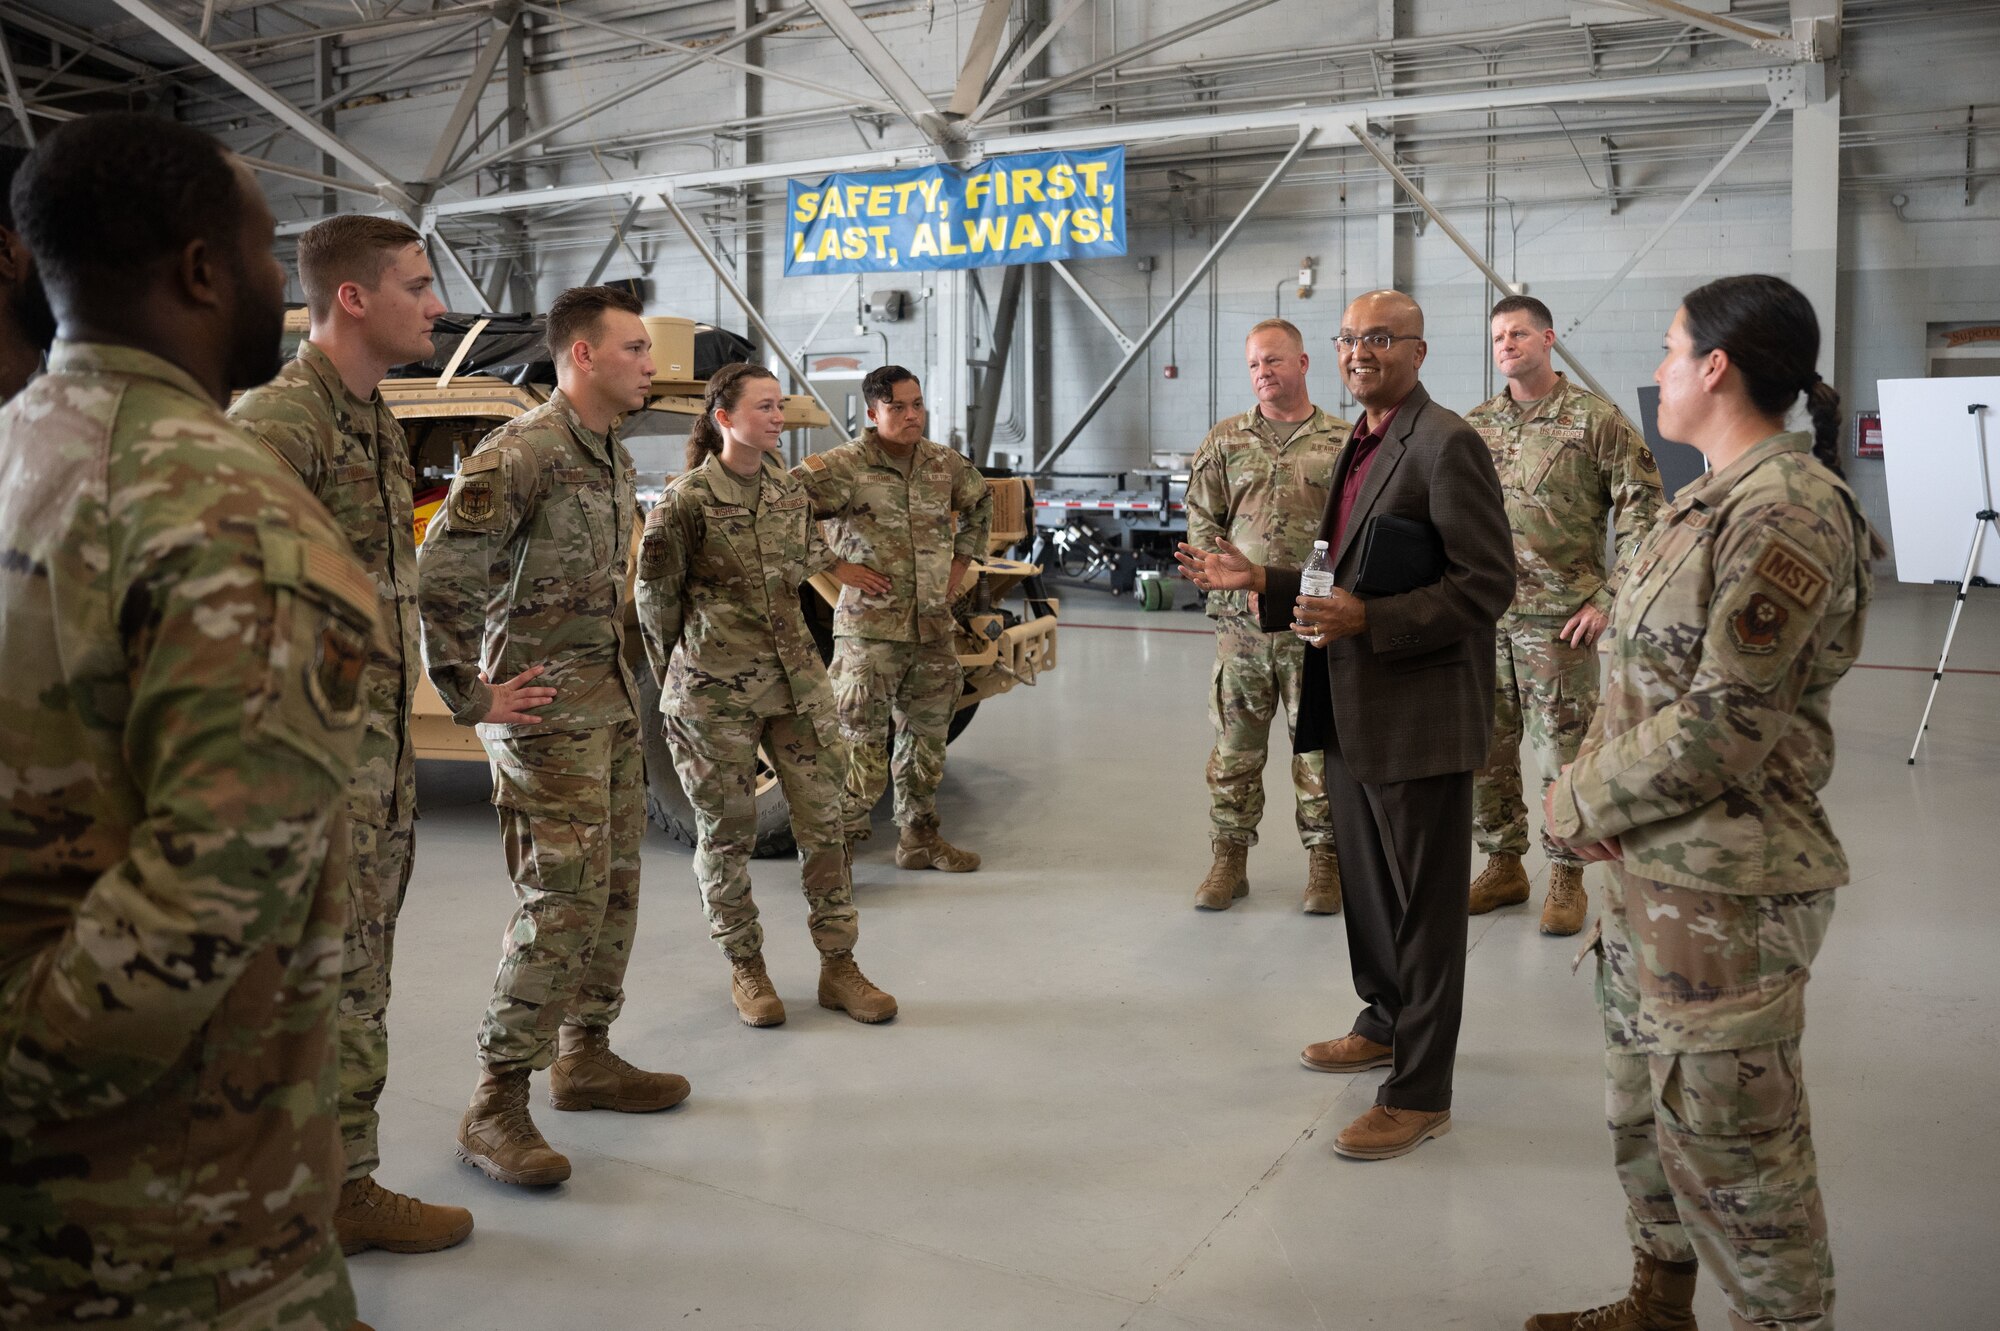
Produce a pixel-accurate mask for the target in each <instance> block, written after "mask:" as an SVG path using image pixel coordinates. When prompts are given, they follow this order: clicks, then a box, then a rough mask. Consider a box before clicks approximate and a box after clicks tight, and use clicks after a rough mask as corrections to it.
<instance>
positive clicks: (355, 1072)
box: [339, 781, 416, 1179]
mask: <svg viewBox="0 0 2000 1331" xmlns="http://www.w3.org/2000/svg"><path fill="white" fill-rule="evenodd" d="M391 807H392V805H391V801H390V800H389V799H388V797H387V795H386V794H385V793H384V792H383V791H382V790H380V789H379V788H377V787H376V785H375V784H374V783H372V782H371V783H368V784H366V785H364V784H363V783H361V782H360V781H355V782H352V783H350V784H349V786H348V802H347V815H348V831H349V834H350V836H351V837H352V842H351V845H352V854H351V857H350V860H349V867H348V910H347V935H346V940H345V949H344V953H343V956H342V958H341V967H340V971H341V974H340V1020H339V1035H340V1144H341V1150H342V1152H343V1154H345V1156H346V1157H347V1177H348V1178H349V1179H358V1178H366V1177H367V1176H368V1175H370V1174H372V1173H374V1172H375V1167H376V1166H377V1165H379V1164H381V1162H382V1153H381V1149H380V1147H379V1146H378V1145H377V1142H376V1130H377V1128H378V1127H379V1125H380V1123H381V1116H380V1115H379V1114H378V1113H377V1112H376V1108H375V1106H376V1105H377V1103H378V1102H379V1101H380V1100H381V1099H382V1088H383V1086H384V1085H386V1084H387V1082H388V1080H389V1026H388V1016H389V963H390V961H391V960H392V958H393V955H394V953H395V948H396V916H397V914H398V912H400V911H401V910H402V908H403V896H404V894H405V893H406V892H407V891H408V890H409V886H410V862H411V858H412V851H413V850H414V848H415V841H416V829H415V828H414V827H413V826H412V825H411V819H410V812H409V811H408V810H406V811H405V812H404V815H403V817H402V818H401V819H400V820H398V819H396V818H395V817H394V816H393V814H391V812H390V810H391Z"/></svg>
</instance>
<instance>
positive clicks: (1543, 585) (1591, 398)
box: [1465, 296, 1660, 935]
mask: <svg viewBox="0 0 2000 1331" xmlns="http://www.w3.org/2000/svg"><path fill="white" fill-rule="evenodd" d="M1546 312H1547V307H1546V306H1544V305H1542V304H1541V302H1539V301H1536V300H1534V299H1533V298H1532V297H1525V296H1515V297H1507V298H1504V299H1502V300H1501V301H1500V303H1499V304H1498V305H1496V306H1495V307H1494V314H1493V330H1494V359H1495V361H1496V363H1498V364H1499V365H1500V368H1501V370H1502V372H1503V373H1504V374H1506V375H1507V377H1508V385H1507V387H1506V388H1505V389H1503V390H1502V391H1501V392H1500V393H1499V394H1497V395H1496V396H1494V397H1493V398H1492V399H1491V400H1489V401H1487V402H1483V403H1481V404H1480V405H1479V406H1478V407H1476V408H1475V409H1473V410H1472V411H1469V412H1467V413H1466V416H1465V419H1466V422H1467V423H1468V424H1469V425H1471V426H1472V427H1473V428H1474V429H1476V430H1478V431H1479V434H1480V437H1481V438H1483V439H1484V440H1485V441H1486V443H1487V446H1488V447H1489V448H1491V449H1492V451H1493V465H1494V467H1495V468H1496V469H1498V471H1499V473H1500V485H1501V488H1502V490H1504V491H1505V493H1506V499H1507V521H1508V525H1509V526H1510V527H1512V529H1513V533H1514V564H1515V567H1516V569H1518V570H1519V573H1518V584H1517V589H1516V591H1515V594H1514V603H1513V605H1512V606H1511V607H1510V608H1509V609H1508V611H1507V614H1506V615H1505V616H1504V617H1503V618H1502V619H1501V620H1500V624H1499V626H1498V628H1497V630H1496V632H1495V636H1494V644H1495V653H1496V658H1497V659H1496V663H1495V664H1496V667H1497V671H1496V675H1495V681H1496V683H1495V688H1496V693H1495V697H1494V707H1493V750H1492V753H1491V755H1490V756H1489V757H1488V759H1487V763H1486V766H1485V767H1484V768H1482V769H1481V770H1480V771H1478V772H1477V773H1475V774H1474V777H1473V801H1472V811H1473V812H1472V817H1473V830H1474V833H1475V840H1476V841H1477V842H1478V845H1479V848H1480V849H1481V850H1483V851H1484V852H1486V856H1487V865H1486V868H1485V869H1484V870H1483V871H1482V872H1481V873H1480V875H1479V877H1478V878H1477V879H1475V880H1474V882H1473V885H1472V889H1471V893H1470V901H1469V909H1470V911H1471V913H1472V914H1474V915H1481V914H1484V913H1486V912H1487V911H1490V910H1493V909H1494V908H1495V907H1497V906H1505V905H1513V904H1515V903H1518V902H1522V901H1526V900H1527V899H1528V894H1529V888H1528V875H1527V871H1526V870H1525V869H1524V868H1523V867H1522V865H1521V857H1522V856H1523V855H1525V854H1526V853H1527V850H1528V809H1527V805H1526V804H1525V803H1524V802H1523V800H1522V795H1521V738H1522V735H1523V733H1524V732H1525V733H1526V735H1527V740H1528V746H1529V748H1530V749H1532V750H1533V751H1534V754H1535V757H1536V760H1537V763H1538V765H1539V766H1540V768H1541V771H1542V786H1543V788H1544V789H1546V788H1547V786H1548V783H1549V782H1551V781H1553V780H1555V775H1556V773H1557V772H1559V771H1561V770H1562V767H1563V765H1564V764H1565V763H1568V762H1570V761H1571V760H1573V759H1574V758H1575V757H1576V749H1577V745H1578V744H1580V743H1582V741H1583V734H1584V731H1585V730H1586V729H1587V728H1588V727H1589V725H1590V714H1591V711H1592V709H1593V708H1594V707H1595V706H1596V703H1597V653H1596V651H1595V650H1594V647H1595V638H1596V635H1597V632H1598V631H1601V626H1602V624H1603V621H1604V616H1606V615H1608V614H1609V612H1610V610H1611V603H1612V598H1613V597H1615V596H1616V595H1617V592H1618V585H1619V583H1620V582H1621V581H1622V579H1623V578H1624V575H1625V572H1626V571H1627V570H1628V569H1629V568H1630V567H1631V562H1632V556H1633V553H1634V552H1635V551H1636V550H1637V549H1638V546H1639V541H1640V539H1641V538H1642V537H1643V536H1644V535H1645V534H1646V529H1647V528H1648V527H1650V526H1651V525H1652V522H1653V518H1654V515H1655V514H1657V513H1658V511H1659V505H1660V472H1659V468H1658V467H1657V466H1656V465H1655V464H1654V461H1653V455H1652V452H1651V450H1649V449H1648V448H1647V447H1646V444H1645V441H1644V440H1643V439H1641V438H1640V437H1639V432H1638V431H1637V430H1635V429H1633V428H1632V425H1631V422H1629V421H1627V420H1626V419H1625V417H1624V415H1623V414H1622V413H1620V412H1619V410H1618V408H1617V407H1615V406H1613V405H1612V404H1611V403H1609V402H1606V401H1605V400H1604V399H1603V398H1601V397H1599V396H1597V394H1595V393H1593V392H1591V391H1590V390H1588V389H1586V388H1583V387H1581V386H1580V385H1578V384H1574V383H1572V382H1570V380H1569V378H1568V377H1567V376H1565V375H1561V374H1558V373H1556V372H1555V371H1554V369H1552V368H1551V367H1550V365H1549V351H1548V345H1547V344H1548V343H1550V342H1553V340H1554V337H1555V333H1554V329H1553V327H1552V326H1551V325H1550V324H1549V323H1547V322H1544V321H1543V320H1542V318H1541V315H1542V314H1546ZM1526 393H1534V394H1536V396H1535V397H1533V398H1532V399H1529V398H1525V397H1522V396H1519V395H1522V394H1526ZM1607 517H1608V518H1609V520H1610V523H1611V528H1612V531H1613V532H1614V533H1615V542H1616V549H1617V562H1616V565H1615V566H1614V568H1613V569H1612V570H1611V571H1610V572H1609V574H1608V575H1607V573H1606V570H1605V567H1604V534H1605V522H1606V519H1607ZM1542 849H1543V850H1544V852H1546V854H1547V855H1548V859H1549V864H1550V872H1549V891H1548V897H1547V899H1546V901H1545V902H1544V905H1543V910H1542V919H1541V928H1542V931H1543V932H1544V933H1550V934H1558V935H1562V934H1573V933H1575V932H1577V930H1579V929H1581V928H1582V927H1583V922H1584V918H1585V916H1586V915H1587V914H1588V912H1589V898H1588V897H1587V896H1586V895H1585V892H1584V887H1583V864H1582V861H1580V860H1578V859H1577V858H1576V857H1575V856H1574V855H1572V854H1570V853H1569V852H1568V851H1567V850H1565V849H1564V848H1563V847H1562V845H1561V844H1560V843H1559V842H1557V841H1555V840H1554V839H1552V838H1551V837H1549V836H1547V835H1546V834H1545V835H1544V836H1543V838H1542Z"/></svg>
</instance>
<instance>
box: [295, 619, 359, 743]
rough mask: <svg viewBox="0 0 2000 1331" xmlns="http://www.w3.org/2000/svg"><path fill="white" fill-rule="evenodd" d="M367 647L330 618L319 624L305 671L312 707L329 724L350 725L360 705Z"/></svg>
mask: <svg viewBox="0 0 2000 1331" xmlns="http://www.w3.org/2000/svg"><path fill="white" fill-rule="evenodd" d="M367 663H368V650H367V647H366V645H365V644H364V643H363V642H362V640H361V638H360V636H359V635H358V634H356V633H355V632H354V631H353V630H351V629H349V628H348V627H347V626H346V625H344V624H341V623H338V622H336V621H333V620H329V621H327V622H326V623H325V624H323V625H321V626H320V630H319V636H318V638H317V639H316V640H315V642H314V646H313V662H312V669H311V670H310V671H309V672H308V673H307V683H308V684H309V685H310V691H311V693H312V700H313V706H315V707H317V708H318V709H319V714H320V717H321V719H322V720H324V721H325V722H326V723H327V724H328V725H331V726H345V725H349V724H352V723H353V722H354V721H355V720H356V719H357V717H356V713H357V712H358V711H359V708H360V704H361V670H362V667H363V666H365V665H367Z"/></svg>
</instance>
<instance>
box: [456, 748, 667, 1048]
mask: <svg viewBox="0 0 2000 1331" xmlns="http://www.w3.org/2000/svg"><path fill="white" fill-rule="evenodd" d="M486 753H487V756H488V757H489V758H490V759H491V760H492V764H493V802H494V803H495V804H496V805H498V806H499V808H500V837H501V840H502V842H503V843H504V844H505V846H506V849H507V873H508V876H509V877H511V878H512V879H513V880H514V896H515V900H516V905H515V908H514V917H513V919H512V920H510V921H509V922H508V924H507V933H506V937H505V939H504V940H503V942H502V945H501V953H500V973H499V974H498V975H496V976H495V977H494V980H493V998H492V1001H491V1002H490V1003H488V1004H487V1007H486V1019H485V1021H484V1022H483V1023H482V1024H481V1026H480V1029H479V1061H480V1062H481V1063H482V1064H484V1065H485V1067H486V1069H487V1070H488V1071H490V1072H504V1071H511V1070H513V1069H517V1068H545V1067H547V1066H548V1065H549V1064H550V1063H552V1062H554V1061H555V1039H556V1029H557V1028H558V1027H560V1026H563V1025H571V1026H595V1027H604V1026H609V1025H610V1024H611V1023H612V1022H613V1021H615V1020H616V1019H617V1017H618V1010H619V1008H620V1007H622V1006H623V1005H624V1002H625V964H626V962H627V961H628V960H630V958H631V953H632V935H633V933H634V931H635V930H636V929H637V927H638V922H639V844H640V841H641V840H642V839H643V838H644V836H645V832H646V769H645V756H644V754H643V753H642V751H641V750H640V747H639V723H638V722H637V721H632V720H628V721H620V722H619V723H618V724H616V725H611V726H602V727H599V728H597V729H595V730H573V731H565V732H558V733H555V734H547V735H510V736H506V737H503V738H496V739H488V740H486Z"/></svg>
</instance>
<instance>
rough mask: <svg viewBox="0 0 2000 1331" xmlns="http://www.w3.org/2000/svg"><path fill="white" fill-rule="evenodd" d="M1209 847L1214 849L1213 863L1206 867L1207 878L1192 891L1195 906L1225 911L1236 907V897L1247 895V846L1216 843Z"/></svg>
mask: <svg viewBox="0 0 2000 1331" xmlns="http://www.w3.org/2000/svg"><path fill="white" fill-rule="evenodd" d="M1210 844H1211V845H1212V846H1213V848H1214V850H1215V863H1214V864H1211V865H1209V866H1208V877H1206V878H1204V879H1202V880H1201V886H1200V887H1197V888H1196V889H1195V890H1194V907H1195V909H1196V910H1228V909H1229V908H1230V907H1231V906H1233V905H1235V904H1236V898H1238V897H1247V896H1249V895H1250V879H1249V877H1248V874H1247V867H1248V863H1249V859H1250V847H1249V846H1247V845H1245V844H1244V843H1242V842H1241V841H1222V840H1217V841H1214V842H1212V843H1210Z"/></svg>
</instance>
